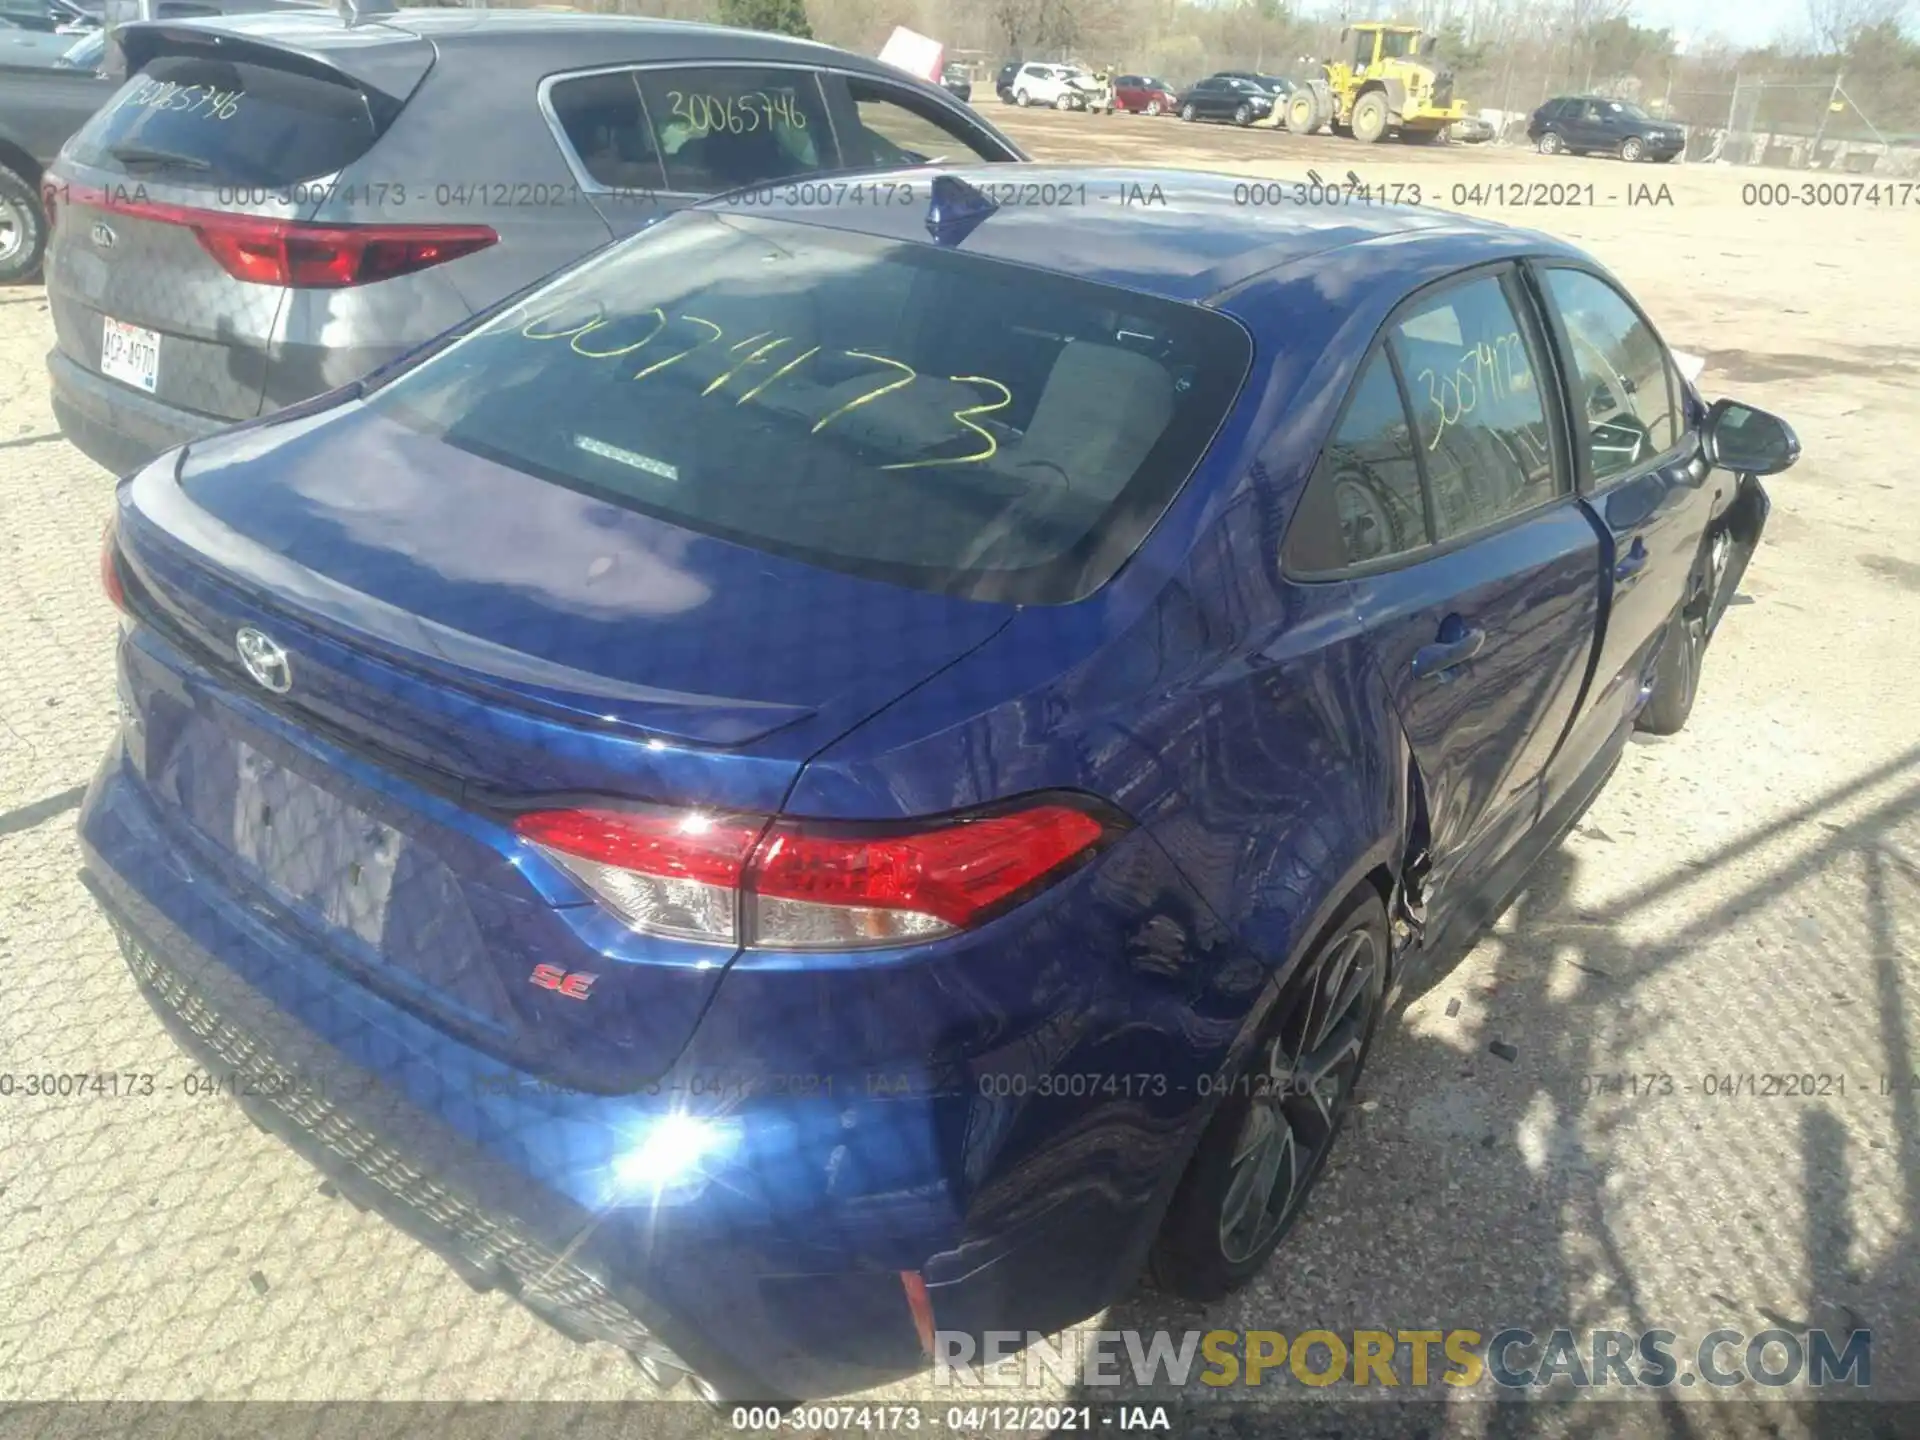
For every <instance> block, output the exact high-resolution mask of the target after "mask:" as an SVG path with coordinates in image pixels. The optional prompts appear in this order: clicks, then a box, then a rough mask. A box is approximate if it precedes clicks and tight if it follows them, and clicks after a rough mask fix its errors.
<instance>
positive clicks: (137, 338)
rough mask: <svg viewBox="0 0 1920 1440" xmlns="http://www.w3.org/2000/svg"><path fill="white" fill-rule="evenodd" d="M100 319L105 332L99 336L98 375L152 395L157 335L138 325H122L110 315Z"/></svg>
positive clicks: (156, 374)
mask: <svg viewBox="0 0 1920 1440" xmlns="http://www.w3.org/2000/svg"><path fill="white" fill-rule="evenodd" d="M103 318H104V320H105V324H106V329H105V331H104V333H102V335H101V337H100V373H101V374H102V375H104V376H106V377H107V378H108V379H109V380H118V381H120V382H121V383H122V384H123V385H133V386H137V387H138V388H139V389H142V390H144V391H146V392H147V393H148V394H149V395H151V394H153V392H154V389H155V387H157V386H158V385H159V383H160V336H159V334H158V333H157V332H156V331H152V330H143V329H141V328H140V327H139V326H138V325H123V324H121V322H120V321H118V320H115V319H114V318H113V317H112V316H111V315H109V316H105V317H103Z"/></svg>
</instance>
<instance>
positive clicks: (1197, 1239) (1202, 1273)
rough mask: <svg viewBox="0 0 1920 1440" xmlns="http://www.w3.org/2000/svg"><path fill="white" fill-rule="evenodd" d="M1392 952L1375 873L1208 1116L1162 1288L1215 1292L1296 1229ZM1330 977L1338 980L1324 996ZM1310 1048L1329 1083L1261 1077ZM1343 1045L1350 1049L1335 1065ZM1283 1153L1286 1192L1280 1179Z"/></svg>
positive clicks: (1181, 1193)
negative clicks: (1306, 1083)
mask: <svg viewBox="0 0 1920 1440" xmlns="http://www.w3.org/2000/svg"><path fill="white" fill-rule="evenodd" d="M1387 959H1388V931H1387V912H1386V907H1385V906H1383V905H1382V904H1381V903H1380V896H1379V894H1378V892H1376V891H1375V890H1374V889H1373V887H1372V886H1370V885H1369V886H1366V887H1364V888H1363V889H1361V890H1359V891H1357V892H1355V894H1354V895H1353V896H1352V897H1351V898H1350V899H1349V900H1348V901H1347V903H1346V904H1345V905H1344V906H1342V907H1341V909H1340V911H1339V913H1338V914H1337V915H1336V916H1335V917H1334V919H1333V921H1332V923H1331V924H1329V925H1328V926H1327V928H1326V930H1325V931H1324V932H1323V934H1322V936H1321V939H1320V942H1319V944H1317V945H1316V946H1315V947H1314V949H1313V950H1312V952H1310V953H1309V954H1308V956H1307V957H1306V958H1305V959H1304V960H1303V961H1302V962H1301V963H1300V965H1299V967H1298V968H1297V969H1296V970H1295V972H1294V974H1293V976H1292V977H1291V978H1289V980H1288V981H1287V984H1286V987H1285V988H1284V989H1283V990H1282V991H1281V994H1280V997H1279V998H1278V999H1277V1000H1276V1001H1275V1002H1274V1006H1273V1009H1272V1011H1271V1012H1269V1014H1268V1016H1267V1019H1266V1022H1265V1023H1264V1024H1263V1025H1262V1027H1261V1030H1260V1040H1259V1043H1258V1044H1257V1045H1255V1046H1254V1048H1253V1052H1252V1055H1251V1056H1250V1057H1249V1059H1248V1062H1247V1067H1246V1069H1245V1070H1243V1072H1242V1073H1241V1075H1240V1076H1238V1077H1236V1079H1235V1081H1234V1082H1233V1084H1232V1086H1231V1088H1230V1090H1229V1092H1228V1094H1227V1096H1226V1098H1224V1099H1223V1100H1222V1101H1221V1102H1220V1105H1219V1108H1218V1109H1216V1110H1215V1111H1214V1114H1213V1116H1212V1118H1211V1119H1210V1120H1209V1121H1208V1122H1207V1129H1206V1132H1205V1134H1203V1135H1202V1136H1201V1139H1200V1144H1199V1146H1198V1147H1197V1148H1196V1149H1195V1150H1194V1153H1193V1158H1192V1160H1191V1161H1190V1162H1189V1163H1188V1165H1187V1170H1186V1173H1185V1174H1184V1175H1182V1176H1181V1177H1180V1184H1179V1188H1178V1189H1176V1190H1175V1192H1174V1197H1173V1203H1172V1204H1171V1205H1170V1206H1168V1208H1167V1214H1166V1217H1165V1219H1164V1220H1162V1222H1161V1225H1160V1233H1159V1235H1158V1236H1157V1237H1156V1238H1155V1240H1154V1244H1153V1250H1152V1253H1151V1255H1150V1257H1149V1260H1148V1271H1149V1274H1150V1276H1151V1278H1152V1280H1153V1283H1154V1284H1155V1285H1156V1286H1157V1287H1158V1288H1159V1289H1161V1290H1163V1291H1166V1292H1168V1293H1170V1294H1173V1295H1178V1296H1182V1297H1184V1298H1186V1299H1189V1300H1199V1301H1206V1300H1217V1299H1219V1298H1220V1297H1221V1296H1223V1295H1226V1294H1229V1293H1231V1292H1232V1291H1234V1290H1237V1289H1238V1288H1240V1287H1241V1286H1242V1285H1244V1284H1246V1283H1247V1282H1248V1281H1249V1280H1251V1279H1252V1278H1253V1277H1254V1276H1255V1275H1258V1274H1259V1273H1260V1271H1261V1270H1262V1269H1264V1268H1265V1266H1266V1263H1267V1260H1268V1259H1269V1257H1271V1256H1272V1254H1273V1252H1274V1250H1275V1249H1276V1248H1277V1247H1278V1246H1279V1244H1280V1242H1281V1241H1282V1240H1284V1239H1285V1238H1286V1236H1287V1233H1288V1232H1289V1231H1290V1230H1292V1228H1293V1225H1294V1222H1295V1221H1296V1220H1298V1218H1299V1217H1300V1214H1301V1212H1302V1211H1303V1210H1304V1209H1305V1206H1306V1201H1307V1199H1308V1197H1309V1196H1310V1194H1311V1192H1312V1189H1313V1183H1314V1181H1315V1180H1316V1179H1317V1178H1318V1177H1319V1174H1320V1170H1321V1168H1322V1166H1323V1165H1324V1163H1325V1161H1326V1158H1327V1155H1328V1154H1329V1153H1330V1152H1331V1151H1332V1149H1333V1146H1334V1143H1335V1141H1336V1140H1337V1139H1338V1138H1339V1134H1340V1129H1341V1124H1342V1122H1343V1121H1344V1120H1345V1119H1346V1115H1347V1112H1348V1110H1349V1109H1350V1108H1351V1102H1352V1099H1353V1091H1354V1086H1355V1084H1356V1083H1357V1082H1358V1080H1359V1078H1360V1074H1361V1071H1362V1069H1363V1067H1364V1066H1365V1064H1366V1057H1367V1051H1368V1050H1369V1049H1370V1048H1371V1046H1372V1042H1373V1036H1374V1032H1375V1031H1376V1030H1377V1029H1378V1027H1379V1021H1380V1014H1381V1011H1382V1009H1383V1008H1384V1002H1385V996H1386V981H1387ZM1323 987H1324V990H1325V991H1326V992H1331V993H1328V994H1326V997H1325V1000H1324V1003H1323V1001H1322V995H1323V993H1324V992H1323ZM1309 1052H1313V1053H1316V1054H1318V1056H1319V1057H1320V1061H1319V1063H1320V1064H1321V1065H1322V1066H1323V1067H1326V1068H1323V1069H1321V1071H1320V1075H1319V1080H1320V1082H1322V1083H1317V1084H1314V1085H1312V1086H1310V1087H1304V1088H1303V1087H1301V1086H1299V1085H1298V1084H1295V1083H1285V1084H1266V1085H1263V1084H1262V1083H1261V1082H1262V1081H1272V1080H1273V1079H1274V1077H1275V1076H1284V1077H1286V1078H1287V1080H1288V1081H1291V1080H1292V1079H1293V1077H1296V1076H1298V1075H1300V1074H1301V1073H1302V1072H1301V1070H1300V1067H1299V1065H1298V1064H1297V1063H1296V1062H1297V1061H1298V1060H1299V1059H1302V1058H1304V1057H1305V1056H1306V1054H1307V1053H1309ZM1336 1053H1337V1054H1339V1055H1340V1056H1341V1057H1342V1058H1340V1060H1339V1061H1338V1063H1337V1064H1334V1065H1331V1066H1327V1057H1328V1056H1329V1055H1330V1054H1336ZM1289 1056H1291V1059H1290V1058H1289ZM1263 1111H1264V1112H1265V1113H1266V1115H1267V1117H1268V1118H1267V1119H1266V1120H1265V1121H1264V1122H1262V1121H1261V1120H1260V1119H1259V1118H1258V1116H1259V1112H1263ZM1263 1124H1264V1125H1265V1127H1266V1128H1265V1129H1264V1130H1263V1129H1262V1125H1263ZM1275 1125H1278V1126H1279V1130H1277V1131H1276V1130H1275V1129H1273V1128H1272V1127H1273V1126H1275ZM1303 1136H1305V1137H1306V1138H1302V1137H1303ZM1250 1137H1254V1138H1251V1139H1250ZM1309 1142H1311V1143H1312V1146H1313V1148H1312V1150H1311V1152H1310V1153H1308V1154H1306V1155H1305V1157H1304V1158H1303V1155H1302V1151H1303V1147H1305V1146H1306V1145H1307V1144H1308V1143H1309ZM1249 1145H1252V1146H1253V1147H1254V1148H1252V1149H1249V1148H1248V1147H1249ZM1276 1147H1277V1148H1276ZM1282 1163H1284V1164H1285V1165H1286V1179H1287V1181H1288V1185H1287V1189H1286V1191H1285V1193H1284V1194H1282V1193H1281V1192H1280V1190H1279V1189H1278V1188H1277V1187H1278V1186H1279V1184H1280V1181H1281V1178H1282V1176H1281V1172H1280V1169H1279V1167H1280V1165H1281V1164H1282ZM1268 1165H1271V1166H1273V1167H1274V1168H1273V1173H1272V1174H1271V1175H1268V1176H1265V1177H1264V1179H1265V1192H1264V1194H1262V1193H1259V1189H1258V1187H1259V1183H1260V1180H1261V1178H1262V1177H1261V1176H1260V1174H1259V1172H1260V1171H1261V1170H1264V1169H1265V1168H1267V1166H1268Z"/></svg>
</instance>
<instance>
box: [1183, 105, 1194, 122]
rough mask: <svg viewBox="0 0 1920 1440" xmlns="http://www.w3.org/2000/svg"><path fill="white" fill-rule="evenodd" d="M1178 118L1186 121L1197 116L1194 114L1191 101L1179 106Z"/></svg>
mask: <svg viewBox="0 0 1920 1440" xmlns="http://www.w3.org/2000/svg"><path fill="white" fill-rule="evenodd" d="M1180 118H1181V119H1182V120H1186V121H1192V120H1194V119H1195V118H1197V117H1196V116H1195V114H1194V109H1193V102H1192V101H1188V102H1187V103H1186V104H1185V105H1182V106H1181V107H1180Z"/></svg>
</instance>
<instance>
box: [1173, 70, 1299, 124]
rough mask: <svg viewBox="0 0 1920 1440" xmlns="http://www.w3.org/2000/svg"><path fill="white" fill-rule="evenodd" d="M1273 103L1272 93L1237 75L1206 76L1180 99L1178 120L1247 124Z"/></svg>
mask: <svg viewBox="0 0 1920 1440" xmlns="http://www.w3.org/2000/svg"><path fill="white" fill-rule="evenodd" d="M1276 103H1277V101H1276V99H1275V96H1274V93H1273V91H1271V90H1269V89H1267V87H1266V86H1264V85H1262V84H1261V83H1260V82H1259V81H1257V80H1249V79H1247V78H1246V77H1245V76H1241V75H1224V74H1223V75H1209V76H1208V77H1207V78H1206V79H1204V80H1201V81H1199V82H1198V83H1196V84H1195V85H1194V86H1193V87H1192V88H1191V89H1190V90H1188V91H1187V92H1186V94H1184V95H1182V96H1181V97H1180V118H1181V119H1182V120H1231V121H1232V122H1233V123H1234V124H1236V125H1251V124H1252V123H1253V122H1254V121H1255V120H1261V119H1265V118H1266V117H1267V116H1268V115H1270V114H1271V113H1272V112H1273V107H1274V105H1275V104H1276Z"/></svg>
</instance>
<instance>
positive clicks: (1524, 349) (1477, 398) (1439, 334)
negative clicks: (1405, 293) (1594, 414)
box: [1390, 275, 1568, 541]
mask: <svg viewBox="0 0 1920 1440" xmlns="http://www.w3.org/2000/svg"><path fill="white" fill-rule="evenodd" d="M1390 334H1391V337H1392V338H1391V341H1390V343H1391V344H1392V346H1393V351H1394V358H1395V359H1396V360H1398V361H1399V363H1400V373H1401V374H1402V375H1403V376H1405V377H1406V383H1407V392H1408V399H1409V401H1410V403H1411V404H1412V407H1413V422H1414V429H1415V433H1416V435H1417V436H1418V439H1419V445H1420V454H1421V458H1422V462H1423V463H1424V465H1425V466H1426V471H1427V480H1428V485H1429V486H1430V488H1431V490H1432V492H1433V513H1434V520H1435V522H1436V530H1437V534H1436V536H1435V538H1436V539H1438V540H1442V541H1444V540H1449V539H1452V538H1454V537H1456V536H1459V535H1464V534H1467V533H1469V532H1471V531H1475V530H1483V529H1487V528H1488V527H1490V526H1494V525H1498V524H1500V523H1501V522H1502V521H1504V520H1505V519H1506V518H1507V517H1509V516H1511V515H1517V514H1519V513H1520V512H1522V511H1525V510H1531V509H1533V508H1534V507H1535V506H1538V505H1541V504H1543V503H1545V502H1546V501H1548V500H1551V499H1553V498H1554V497H1555V496H1556V495H1558V494H1560V493H1562V492H1563V491H1564V490H1566V489H1567V488H1568V487H1567V486H1566V485H1565V483H1564V480H1565V477H1564V476H1561V475H1558V474H1557V473H1556V466H1555V464H1554V448H1553V434H1552V431H1551V430H1550V429H1549V428H1548V425H1549V422H1548V419H1547V410H1546V402H1545V397H1544V396H1543V395H1542V394H1541V389H1540V380H1539V376H1540V375H1541V374H1542V373H1543V372H1542V370H1541V368H1540V367H1539V366H1538V365H1537V364H1536V363H1535V354H1534V352H1535V349H1536V347H1537V344H1538V342H1537V340H1536V339H1535V338H1534V336H1533V334H1532V329H1531V327H1530V326H1528V325H1526V324H1524V323H1523V322H1522V321H1521V319H1520V318H1519V315H1518V314H1517V313H1516V311H1515V307H1514V305H1513V303H1512V302H1511V300H1510V299H1509V297H1508V294H1507V281H1506V279H1505V278H1504V277H1503V276H1500V275H1484V276H1481V277H1480V278H1478V279H1473V280H1468V281H1465V282H1464V283H1461V284H1458V285H1454V286H1451V287H1449V288H1448V289H1446V290H1443V291H1441V292H1440V293H1438V294H1437V295H1435V296H1433V297H1431V298H1428V299H1423V300H1420V301H1418V302H1416V304H1415V305H1414V307H1413V308H1412V309H1411V310H1410V311H1409V312H1408V313H1406V314H1405V315H1404V316H1403V318H1402V319H1400V320H1399V321H1398V322H1397V323H1396V324H1394V325H1393V327H1392V328H1391V331H1390Z"/></svg>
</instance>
